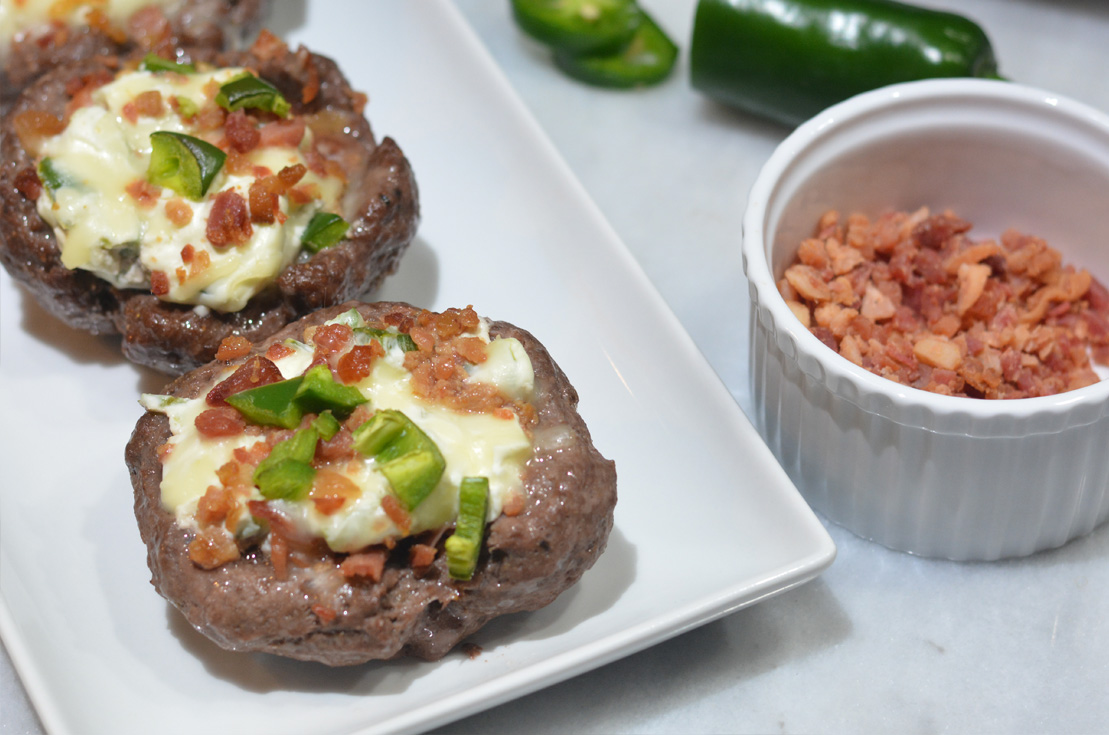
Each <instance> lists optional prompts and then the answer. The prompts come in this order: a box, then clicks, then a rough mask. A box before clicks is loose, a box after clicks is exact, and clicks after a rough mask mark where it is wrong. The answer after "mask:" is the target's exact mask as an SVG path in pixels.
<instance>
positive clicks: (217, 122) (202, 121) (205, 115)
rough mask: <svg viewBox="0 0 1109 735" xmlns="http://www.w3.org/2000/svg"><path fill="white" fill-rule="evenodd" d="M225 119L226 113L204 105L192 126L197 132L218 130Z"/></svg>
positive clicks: (218, 108)
mask: <svg viewBox="0 0 1109 735" xmlns="http://www.w3.org/2000/svg"><path fill="white" fill-rule="evenodd" d="M216 91H217V92H218V91H219V87H218V86H217V87H216ZM212 96H213V97H214V96H215V95H214V94H213V95H212ZM226 119H227V112H226V110H224V109H223V108H222V107H220V106H219V105H216V104H211V105H204V106H203V107H201V108H200V109H199V110H198V111H197V113H196V115H195V120H193V124H194V125H195V126H196V128H197V130H200V131H211V130H219V129H220V128H222V127H223V123H224V120H226ZM229 158H230V156H229Z"/></svg>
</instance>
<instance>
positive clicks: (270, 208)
mask: <svg viewBox="0 0 1109 735" xmlns="http://www.w3.org/2000/svg"><path fill="white" fill-rule="evenodd" d="M306 172H307V169H306V168H305V166H304V165H303V164H300V163H298V164H296V165H295V166H286V167H285V168H283V169H281V170H280V171H279V172H277V174H276V175H272V174H271V175H267V176H263V177H261V178H259V179H257V180H255V181H254V183H252V184H251V185H250V194H249V196H250V218H251V220H252V221H253V222H257V223H259V224H271V223H273V222H274V221H275V220H277V219H278V216H279V215H281V210H280V209H279V208H278V205H279V200H278V197H280V196H281V195H282V194H285V193H286V192H288V191H289V189H290V187H292V186H293V185H294V184H296V183H297V182H298V181H300V179H301V178H302V177H303V176H304V174H305V173H306Z"/></svg>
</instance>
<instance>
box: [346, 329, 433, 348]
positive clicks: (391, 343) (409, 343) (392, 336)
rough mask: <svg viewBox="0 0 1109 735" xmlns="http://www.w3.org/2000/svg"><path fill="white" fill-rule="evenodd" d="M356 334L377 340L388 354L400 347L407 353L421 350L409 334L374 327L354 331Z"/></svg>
mask: <svg viewBox="0 0 1109 735" xmlns="http://www.w3.org/2000/svg"><path fill="white" fill-rule="evenodd" d="M354 333H355V334H361V335H365V336H367V337H369V338H370V339H376V340H377V341H378V342H380V343H381V346H382V347H384V348H385V351H386V352H388V351H389V350H391V349H392V348H393V347H400V348H401V349H402V350H404V351H405V352H414V351H415V350H418V349H420V348H419V347H417V346H416V341H415V340H413V339H412V338H411V337H410V336H408V335H407V334H399V333H394V332H390V331H387V330H385V329H374V328H373V327H359V328H356V329H355V330H354Z"/></svg>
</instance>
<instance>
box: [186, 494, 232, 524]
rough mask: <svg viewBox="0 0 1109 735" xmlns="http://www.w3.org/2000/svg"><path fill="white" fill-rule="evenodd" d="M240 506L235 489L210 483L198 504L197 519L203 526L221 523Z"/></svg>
mask: <svg viewBox="0 0 1109 735" xmlns="http://www.w3.org/2000/svg"><path fill="white" fill-rule="evenodd" d="M238 508H239V502H238V499H237V498H236V497H235V493H234V491H233V490H231V489H229V488H227V487H221V486H218V485H209V486H208V490H207V491H206V492H205V493H204V495H202V496H201V498H200V500H199V501H197V504H196V521H197V523H199V524H200V525H201V526H215V525H220V524H222V523H223V522H224V521H226V520H227V517H228V516H230V515H233V514H234V513H235V512H236V511H237V510H238Z"/></svg>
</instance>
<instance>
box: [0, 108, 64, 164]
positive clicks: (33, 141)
mask: <svg viewBox="0 0 1109 735" xmlns="http://www.w3.org/2000/svg"><path fill="white" fill-rule="evenodd" d="M12 128H13V129H14V130H15V135H16V137H17V138H19V144H20V145H21V146H23V148H24V150H27V151H30V152H32V153H33V152H35V151H37V150H38V148H39V145H41V143H42V141H43V140H45V139H46V138H50V137H53V136H55V135H57V134H58V133H60V132H62V131H63V130H65V123H64V122H63V121H62V120H61V119H60V118H58V117H56V116H54V115H51V114H50V113H48V112H43V111H41V110H24V111H22V112H20V113H18V114H17V115H16V116H15V117H13V118H12Z"/></svg>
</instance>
